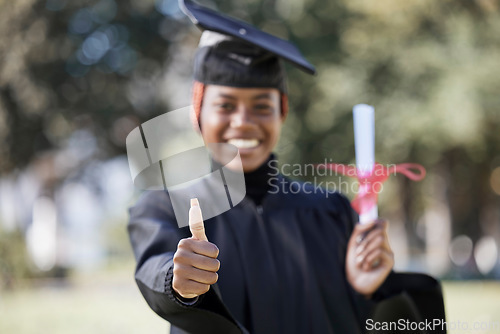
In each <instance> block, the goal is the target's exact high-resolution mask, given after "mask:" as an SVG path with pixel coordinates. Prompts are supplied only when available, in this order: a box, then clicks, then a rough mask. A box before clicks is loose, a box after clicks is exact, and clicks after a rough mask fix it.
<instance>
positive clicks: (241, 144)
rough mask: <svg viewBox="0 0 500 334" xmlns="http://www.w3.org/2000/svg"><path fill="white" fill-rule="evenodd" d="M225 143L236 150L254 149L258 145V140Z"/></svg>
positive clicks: (237, 140) (232, 140)
mask: <svg viewBox="0 0 500 334" xmlns="http://www.w3.org/2000/svg"><path fill="white" fill-rule="evenodd" d="M227 142H228V144H231V145H234V146H236V147H237V148H254V147H256V146H258V145H259V140H258V139H229V140H228V141H227Z"/></svg>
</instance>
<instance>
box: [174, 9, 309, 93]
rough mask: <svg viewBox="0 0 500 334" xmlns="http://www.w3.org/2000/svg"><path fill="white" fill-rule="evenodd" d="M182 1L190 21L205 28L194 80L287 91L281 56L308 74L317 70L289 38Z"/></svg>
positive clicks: (196, 57)
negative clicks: (280, 36) (286, 38)
mask: <svg viewBox="0 0 500 334" xmlns="http://www.w3.org/2000/svg"><path fill="white" fill-rule="evenodd" d="M179 4H180V7H181V9H182V11H183V12H184V13H185V14H186V15H187V16H188V17H189V18H190V19H191V21H192V22H193V23H194V24H195V25H197V26H198V27H199V28H200V29H202V30H204V32H203V34H202V36H201V39H200V44H199V46H198V50H197V52H196V55H195V61H194V78H195V80H197V81H199V82H202V83H204V84H214V85H222V86H232V87H263V88H277V89H279V90H280V91H281V92H282V93H286V74H285V70H284V67H283V64H282V61H281V59H284V60H286V61H288V62H289V63H291V64H292V65H294V66H296V67H298V68H299V69H301V70H303V71H305V72H307V73H309V74H315V73H316V70H315V68H314V66H313V65H311V64H310V63H309V62H307V60H305V58H304V57H303V56H302V54H301V53H300V51H299V50H298V49H297V47H296V46H295V45H293V44H292V43H290V42H289V41H286V40H283V39H281V38H278V37H276V36H273V35H271V34H268V33H265V32H263V31H261V30H259V29H257V28H256V27H254V26H252V25H250V24H248V23H246V22H243V21H239V20H236V19H234V18H232V17H229V16H226V15H223V14H221V13H218V12H216V11H214V10H211V9H209V8H206V7H203V6H200V5H198V4H196V3H194V2H193V1H191V0H179Z"/></svg>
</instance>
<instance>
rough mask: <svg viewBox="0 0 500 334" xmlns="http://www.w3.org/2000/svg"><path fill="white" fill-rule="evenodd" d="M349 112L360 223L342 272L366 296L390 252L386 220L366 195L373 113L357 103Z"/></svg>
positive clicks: (385, 270) (390, 260) (389, 261)
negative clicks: (344, 270)
mask: <svg viewBox="0 0 500 334" xmlns="http://www.w3.org/2000/svg"><path fill="white" fill-rule="evenodd" d="M353 115H354V140H355V147H356V169H357V175H358V180H359V188H358V202H357V203H356V204H357V208H358V209H359V211H358V213H359V222H360V223H359V224H356V226H355V227H354V230H353V233H352V235H351V237H350V240H349V244H348V245H347V255H346V274H347V280H348V281H349V283H350V284H351V286H352V287H353V288H354V289H355V290H356V291H357V292H358V293H361V294H363V295H365V296H367V297H370V296H371V295H372V294H373V293H374V292H375V291H376V290H377V289H378V288H379V287H380V285H381V284H382V283H383V282H384V281H385V279H386V278H387V276H388V275H389V273H390V271H391V270H392V267H393V266H394V254H393V252H392V250H391V247H390V245H389V238H388V236H387V225H388V222H387V221H386V220H382V219H377V217H378V208H377V197H376V196H369V194H370V193H371V192H373V189H370V188H371V187H373V185H372V184H371V182H369V180H370V177H371V176H372V174H373V172H374V168H375V112H374V109H373V107H372V106H369V105H366V104H358V105H356V106H354V108H353ZM363 180H364V181H365V182H362V181H363Z"/></svg>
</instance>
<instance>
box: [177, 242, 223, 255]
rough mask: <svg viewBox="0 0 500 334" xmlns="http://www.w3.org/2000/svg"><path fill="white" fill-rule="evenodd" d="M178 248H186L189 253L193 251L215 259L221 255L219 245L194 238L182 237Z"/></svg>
mask: <svg viewBox="0 0 500 334" xmlns="http://www.w3.org/2000/svg"><path fill="white" fill-rule="evenodd" d="M177 248H178V249H181V250H185V251H186V252H187V253H190V252H193V253H196V254H199V255H203V256H208V257H210V258H213V259H215V258H217V256H218V255H219V248H217V246H216V245H214V244H213V243H211V242H209V241H201V240H197V239H193V238H186V239H181V240H180V241H179V244H178V245H177ZM176 253H177V252H176Z"/></svg>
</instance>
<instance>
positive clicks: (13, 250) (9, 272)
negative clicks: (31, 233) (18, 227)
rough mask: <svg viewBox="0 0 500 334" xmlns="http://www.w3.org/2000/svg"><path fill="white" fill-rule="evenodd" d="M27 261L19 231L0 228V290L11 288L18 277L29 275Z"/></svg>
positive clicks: (17, 280) (22, 237) (29, 270)
mask: <svg viewBox="0 0 500 334" xmlns="http://www.w3.org/2000/svg"><path fill="white" fill-rule="evenodd" d="M29 263H30V261H29V259H28V254H27V251H26V244H25V242H24V235H23V234H22V233H21V231H13V232H5V231H2V230H1V229H0V290H2V289H7V290H9V289H12V288H14V287H15V285H16V284H17V283H19V280H20V279H22V278H26V277H29V276H31V268H29Z"/></svg>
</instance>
